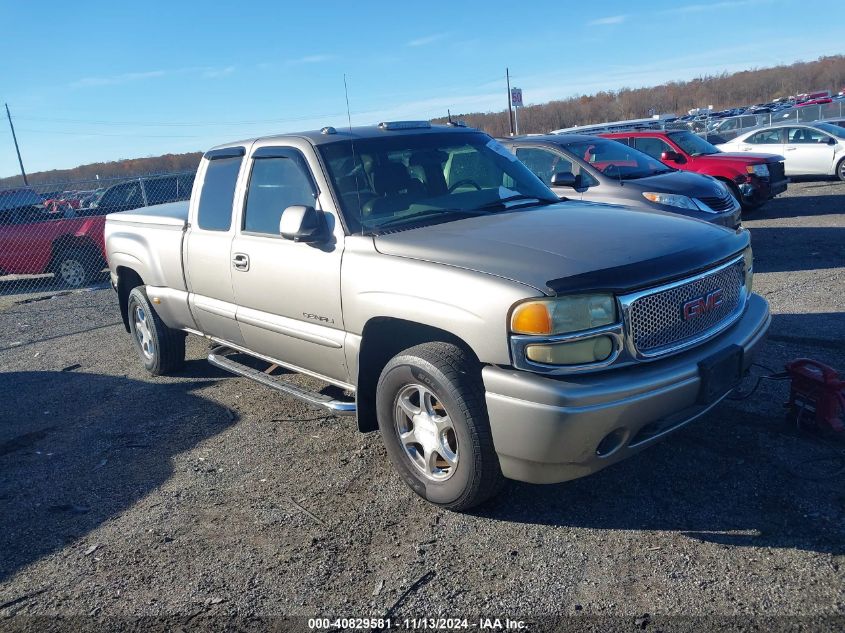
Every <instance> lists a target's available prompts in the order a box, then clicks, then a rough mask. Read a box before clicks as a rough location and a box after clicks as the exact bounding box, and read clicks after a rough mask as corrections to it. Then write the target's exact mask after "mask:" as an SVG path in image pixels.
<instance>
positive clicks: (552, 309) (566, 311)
mask: <svg viewBox="0 0 845 633" xmlns="http://www.w3.org/2000/svg"><path fill="white" fill-rule="evenodd" d="M615 322H616V300H615V299H614V298H613V295H608V294H593V295H576V296H572V297H557V298H554V299H539V300H536V301H526V302H525V303H520V304H519V305H517V306H516V308H514V311H513V314H511V332H513V333H514V334H534V335H552V334H568V333H570V332H580V331H581V330H591V329H593V328H597V327H601V326H603V325H610V324H611V323H615Z"/></svg>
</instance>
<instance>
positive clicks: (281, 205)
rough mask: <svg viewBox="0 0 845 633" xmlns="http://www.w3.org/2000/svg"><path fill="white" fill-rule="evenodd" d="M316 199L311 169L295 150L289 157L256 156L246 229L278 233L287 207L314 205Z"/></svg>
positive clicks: (246, 211) (245, 216)
mask: <svg viewBox="0 0 845 633" xmlns="http://www.w3.org/2000/svg"><path fill="white" fill-rule="evenodd" d="M314 200H315V194H314V189H313V187H312V185H311V175H310V171H308V166H307V165H306V164H305V161H304V159H302V158H301V157H299V155H298V153H295V152H294V150H290V155H289V156H274V157H269V158H256V159H255V160H254V161H253V165H252V173H251V174H250V178H249V190H248V191H247V199H246V209H245V211H244V220H243V230H244V231H248V232H252V233H265V234H268V235H278V234H279V220H280V219H281V217H282V212H283V211H284V210H285V209H287V208H288V207H290V206H293V205H303V206H314Z"/></svg>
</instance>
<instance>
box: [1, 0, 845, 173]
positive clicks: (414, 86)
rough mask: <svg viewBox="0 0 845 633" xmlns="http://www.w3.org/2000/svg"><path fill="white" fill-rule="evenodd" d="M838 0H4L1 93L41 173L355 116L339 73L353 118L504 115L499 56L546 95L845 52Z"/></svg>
mask: <svg viewBox="0 0 845 633" xmlns="http://www.w3.org/2000/svg"><path fill="white" fill-rule="evenodd" d="M834 4H835V3H834ZM831 6H833V5H831V4H830V3H829V2H820V1H818V2H817V1H816V0H803V1H800V2H799V1H798V0H726V1H718V0H717V1H713V0H710V1H706V0H704V1H702V0H674V1H665V0H652V1H651V2H648V3H640V2H632V1H628V2H616V1H612V0H605V1H604V2H577V3H576V2H559V3H551V2H543V3H534V2H530V1H529V2H521V3H520V2H514V1H513V0H510V1H508V2H505V1H499V0H487V1H485V2H471V1H466V2H455V1H454V0H452V1H451V2H440V1H438V0H429V1H428V2H424V3H420V2H417V3H406V2H396V1H393V2H380V1H372V2H366V1H365V0H353V1H347V2H342V3H341V2H334V1H332V0H325V1H323V2H310V3H305V2H296V3H288V2H279V1H276V2H260V1H254V2H253V1H250V0H245V1H242V2H239V3H234V2H225V3H223V2H219V3H218V2H214V1H212V0H207V1H206V2H203V3H198V2H190V1H187V0H185V1H180V0H171V1H170V2H158V1H156V0H147V1H145V2H114V1H113V0H111V1H109V2H66V1H62V2H58V1H53V0H45V1H43V2H38V1H37V0H33V1H31V2H20V1H19V0H0V23H2V24H3V29H2V30H3V37H2V38H0V101H5V102H8V103H9V107H10V108H11V109H12V115H13V117H14V119H15V125H16V128H17V132H18V140H19V141H20V144H21V151H22V154H23V159H24V165H25V167H26V169H27V171H31V172H34V171H40V170H44V169H51V168H65V167H73V166H75V165H78V164H83V163H88V162H92V161H99V160H114V159H119V158H133V157H138V156H150V155H158V154H161V153H165V152H185V151H193V150H203V149H206V148H208V147H210V146H212V145H215V144H217V143H221V142H226V141H230V140H235V139H239V138H246V137H250V136H255V135H260V134H269V133H279V132H286V131H296V130H301V129H312V128H315V127H321V126H322V125H345V124H346V104H345V100H344V92H343V75H344V73H346V75H347V80H348V83H349V101H350V108H351V112H352V123H353V124H355V125H357V124H368V123H374V122H378V121H380V120H385V119H399V118H414V119H417V118H429V117H433V116H440V115H445V113H446V109H447V108H451V110H452V112H453V113H456V112H469V111H489V110H501V109H502V108H504V107H505V106H506V96H505V78H504V72H505V67H506V66H508V67H510V71H511V75H512V82H511V83H512V85H515V86H519V87H521V88H522V89H523V93H524V99H525V102H526V103H541V102H544V101H548V100H550V99H554V98H565V97H569V96H572V95H575V94H584V93H592V92H595V91H598V90H608V89H611V90H612V89H618V88H621V87H624V86H628V87H636V86H643V85H652V84H656V83H660V82H664V81H667V80H672V79H690V78H692V77H695V76H699V75H701V74H709V73H716V72H721V71H723V70H727V71H732V70H741V69H745V68H751V67H761V66H771V65H775V64H778V63H789V62H792V61H795V60H798V59H804V60H810V59H815V58H817V57H820V56H822V55H828V54H836V53H843V52H845V45H843V43H842V42H843V40H842V30H841V24H840V22H841V21H840V20H837V19H831V20H825V19H822V18H821V17H820V16H824V15H828V16H831V17H832V15H833V14H831ZM800 16H804V17H806V19H796V17H800ZM808 88H809V89H812V88H815V86H808ZM4 114H5V113H4ZM2 123H3V124H2V125H0V176H7V175H12V174H14V173H16V172H17V171H18V165H17V158H16V156H15V153H14V147H13V145H12V139H11V134H10V133H9V130H8V125H7V124H6V122H5V121H3V122H2Z"/></svg>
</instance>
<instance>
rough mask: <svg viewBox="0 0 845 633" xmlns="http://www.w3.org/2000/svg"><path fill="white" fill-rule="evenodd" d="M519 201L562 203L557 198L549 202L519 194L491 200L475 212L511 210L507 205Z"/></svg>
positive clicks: (548, 201) (548, 202) (544, 199)
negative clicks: (498, 208) (496, 209)
mask: <svg viewBox="0 0 845 633" xmlns="http://www.w3.org/2000/svg"><path fill="white" fill-rule="evenodd" d="M518 200H536V201H537V202H536V204H554V203H556V202H560V200H559V199H557V198H555V199H554V200H548V199H546V198H538V197H537V196H528V195H526V194H524V193H518V194H516V195H515V196H508V197H507V198H499V199H498V200H491V201H490V202H485V203H484V204H482V205H481V206H480V207H476V208H475V209H474V210H475V211H483V210H485V209H495V208H497V207H504V208H505V209H511V208H513V207H509V206H507V203H508V202H516V201H518Z"/></svg>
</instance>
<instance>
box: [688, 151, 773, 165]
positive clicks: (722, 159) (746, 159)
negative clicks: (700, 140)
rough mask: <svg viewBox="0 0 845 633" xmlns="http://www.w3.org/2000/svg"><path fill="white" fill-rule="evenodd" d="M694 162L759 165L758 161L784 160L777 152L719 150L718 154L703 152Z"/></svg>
mask: <svg viewBox="0 0 845 633" xmlns="http://www.w3.org/2000/svg"><path fill="white" fill-rule="evenodd" d="M695 160H696V162H699V163H707V162H712V163H713V164H717V165H721V164H723V163H743V164H746V165H759V164H760V163H777V162H780V161H782V160H784V158H783V156H780V155H778V154H759V153H757V152H721V153H719V154H704V155H703V156H696V157H695Z"/></svg>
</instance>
